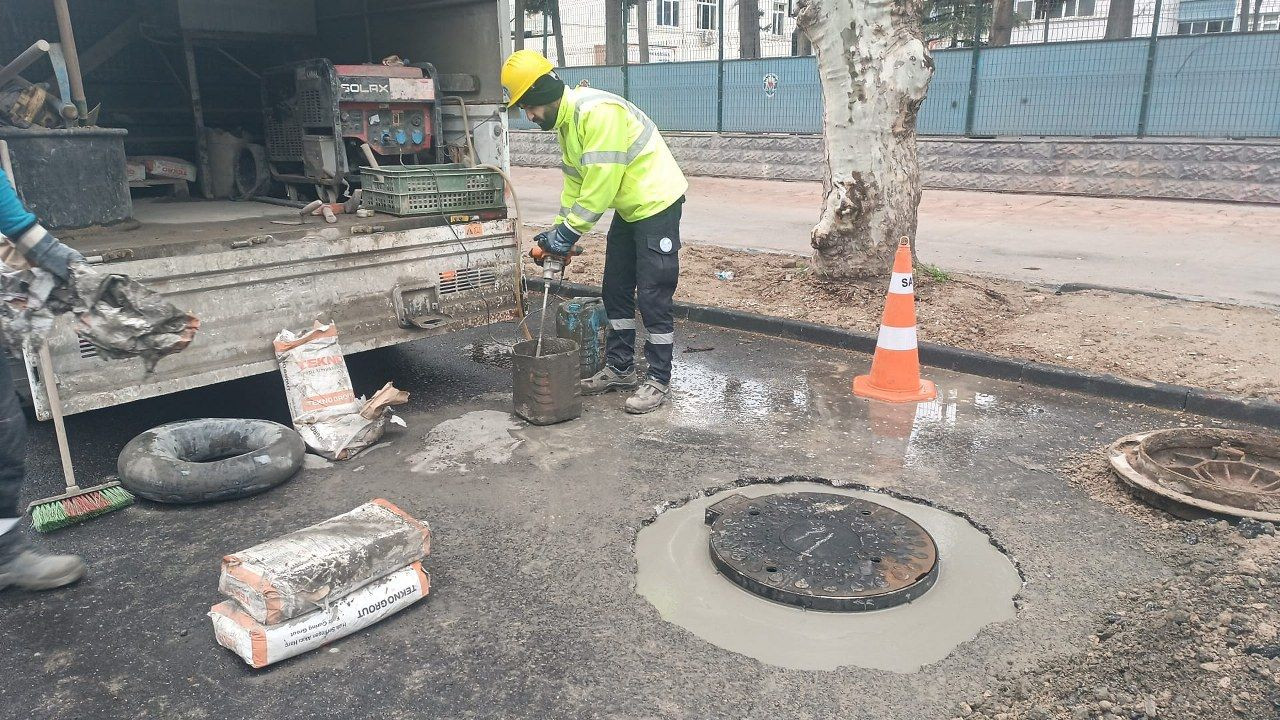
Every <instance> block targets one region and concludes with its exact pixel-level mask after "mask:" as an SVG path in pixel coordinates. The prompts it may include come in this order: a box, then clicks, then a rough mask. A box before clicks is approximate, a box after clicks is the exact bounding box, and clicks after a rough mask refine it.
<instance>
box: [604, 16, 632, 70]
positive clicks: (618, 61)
mask: <svg viewBox="0 0 1280 720" xmlns="http://www.w3.org/2000/svg"><path fill="white" fill-rule="evenodd" d="M622 13H623V9H622V0H605V3H604V64H605V65H623V64H625V63H626V61H627V36H626V29H625V24H624V23H623V21H622V18H623V15H622Z"/></svg>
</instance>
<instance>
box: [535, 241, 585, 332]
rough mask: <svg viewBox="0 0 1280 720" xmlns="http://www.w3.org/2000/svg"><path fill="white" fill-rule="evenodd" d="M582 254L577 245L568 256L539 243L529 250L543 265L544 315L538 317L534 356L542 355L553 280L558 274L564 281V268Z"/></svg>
mask: <svg viewBox="0 0 1280 720" xmlns="http://www.w3.org/2000/svg"><path fill="white" fill-rule="evenodd" d="M581 254H582V248H580V247H578V246H576V245H575V246H574V247H573V249H572V250H570V251H569V255H567V256H560V255H552V254H551V253H549V252H547V251H546V250H543V249H542V248H541V247H539V246H537V245H534V246H533V249H531V250H530V251H529V257H531V258H533V261H534V262H536V263H538V264H539V265H541V266H542V315H541V317H540V318H539V319H538V345H537V348H536V349H535V350H534V353H533V356H534V357H542V334H543V332H544V331H545V330H546V327H547V298H549V297H551V282H552V280H555V278H556V276H557V275H558V276H559V282H564V269H565V268H566V267H568V265H569V263H570V262H571V261H572V260H573V256H574V255H581Z"/></svg>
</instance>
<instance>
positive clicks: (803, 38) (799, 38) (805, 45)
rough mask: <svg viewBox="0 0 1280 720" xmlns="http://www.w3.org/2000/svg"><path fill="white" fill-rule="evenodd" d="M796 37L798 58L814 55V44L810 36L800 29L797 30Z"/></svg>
mask: <svg viewBox="0 0 1280 720" xmlns="http://www.w3.org/2000/svg"><path fill="white" fill-rule="evenodd" d="M795 36H796V57H809V56H810V55H812V54H813V43H811V42H809V36H808V35H805V34H804V31H803V30H801V29H800V28H796V29H795Z"/></svg>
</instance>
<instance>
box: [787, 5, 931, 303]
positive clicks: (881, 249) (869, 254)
mask: <svg viewBox="0 0 1280 720" xmlns="http://www.w3.org/2000/svg"><path fill="white" fill-rule="evenodd" d="M921 14H922V2H921V0H799V2H798V3H797V14H796V22H797V23H798V24H799V26H800V27H801V28H802V29H803V30H804V32H805V34H807V35H808V36H809V40H810V41H812V43H813V47H814V49H815V50H816V51H817V53H818V76H819V79H820V80H821V83H822V96H823V103H822V128H823V145H824V149H825V152H826V164H827V167H826V174H825V176H824V178H823V195H824V197H823V202H822V215H821V216H820V217H819V219H818V224H817V225H816V226H815V227H814V228H813V233H812V236H811V244H812V246H813V249H814V267H815V269H816V270H817V272H818V273H819V274H820V275H822V276H825V277H838V278H866V277H876V276H883V275H886V274H888V272H889V268H890V266H891V265H892V262H893V254H894V252H895V250H896V249H897V244H898V239H899V238H900V237H902V236H904V235H905V236H907V237H909V238H912V245H913V248H914V243H915V234H916V210H917V208H918V207H919V205H920V166H919V162H918V159H917V156H916V115H917V114H918V113H919V111H920V104H921V103H922V102H924V95H925V90H926V89H927V88H928V87H929V78H930V77H931V76H932V75H933V58H932V57H930V55H929V52H928V50H926V48H925V45H924V39H923V37H922V34H921V31H920V18H921Z"/></svg>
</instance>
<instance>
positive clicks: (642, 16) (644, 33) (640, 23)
mask: <svg viewBox="0 0 1280 720" xmlns="http://www.w3.org/2000/svg"><path fill="white" fill-rule="evenodd" d="M636 43H637V44H639V45H640V62H641V63H642V64H643V63H647V62H649V0H639V2H637V3H636Z"/></svg>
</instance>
